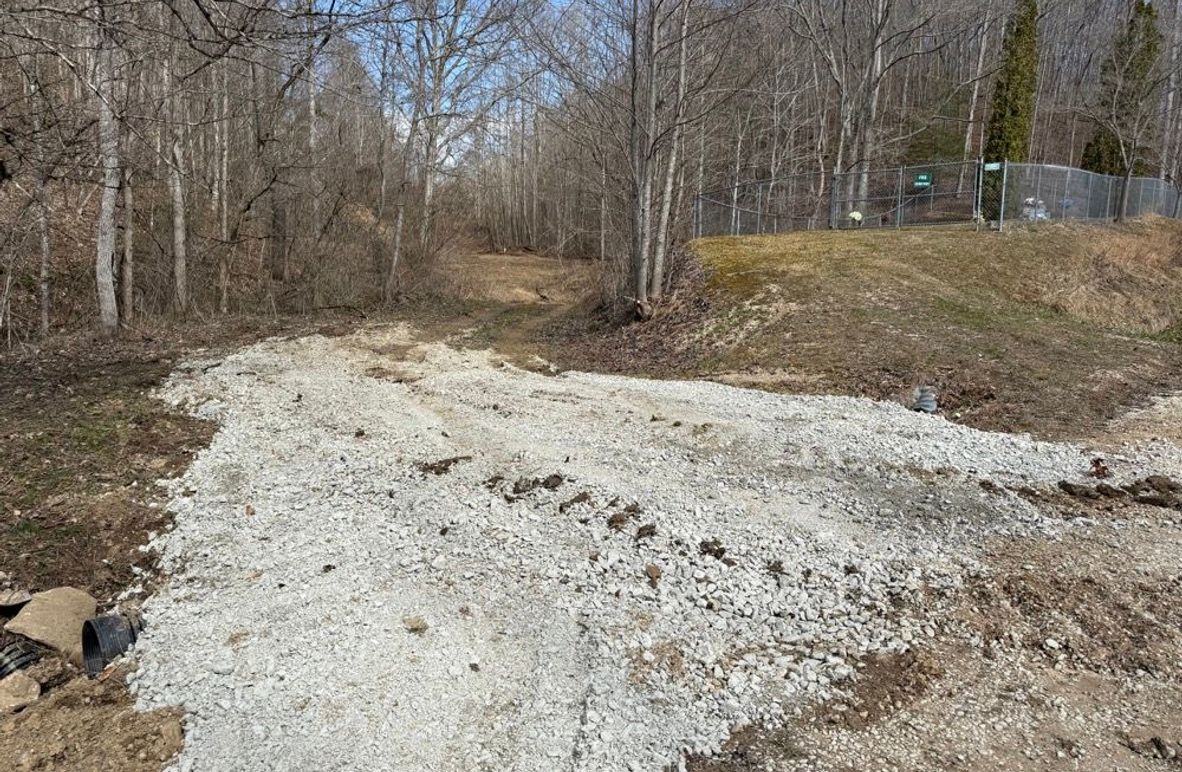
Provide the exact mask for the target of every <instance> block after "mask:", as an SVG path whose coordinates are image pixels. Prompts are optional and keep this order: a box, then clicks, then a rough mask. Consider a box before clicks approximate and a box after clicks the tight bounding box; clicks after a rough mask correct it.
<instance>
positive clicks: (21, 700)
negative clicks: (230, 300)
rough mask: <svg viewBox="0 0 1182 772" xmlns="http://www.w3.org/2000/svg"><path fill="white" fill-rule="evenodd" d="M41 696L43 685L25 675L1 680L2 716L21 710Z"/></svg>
mask: <svg viewBox="0 0 1182 772" xmlns="http://www.w3.org/2000/svg"><path fill="white" fill-rule="evenodd" d="M40 696H41V684H39V683H37V682H36V681H34V680H33V679H32V678H30V677H29V676H28V675H26V674H24V673H19V672H18V673H13V674H11V675H9V676H6V677H5V678H3V679H0V715H4V714H7V713H12V712H14V711H17V710H20V709H21V708H23V707H25V706H26V705H30V704H32V703H33V701H34V700H36V699H37V698H38V697H40Z"/></svg>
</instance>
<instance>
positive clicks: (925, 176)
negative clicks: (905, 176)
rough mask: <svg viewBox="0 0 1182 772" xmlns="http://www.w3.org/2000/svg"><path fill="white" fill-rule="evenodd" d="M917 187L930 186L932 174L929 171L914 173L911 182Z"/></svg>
mask: <svg viewBox="0 0 1182 772" xmlns="http://www.w3.org/2000/svg"><path fill="white" fill-rule="evenodd" d="M913 184H914V185H915V187H917V188H930V187H931V186H932V175H931V173H930V172H921V173H919V174H917V175H915V181H914V183H913Z"/></svg>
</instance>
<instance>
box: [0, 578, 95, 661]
mask: <svg viewBox="0 0 1182 772" xmlns="http://www.w3.org/2000/svg"><path fill="white" fill-rule="evenodd" d="M95 607H96V603H95V600H94V598H92V597H90V595H89V594H87V593H85V592H83V591H82V590H79V589H76V588H74V587H55V588H54V589H52V590H46V591H45V592H39V593H37V594H35V595H34V596H33V599H32V600H31V601H29V602H28V603H27V604H25V606H24V608H22V609H21V610H20V613H19V614H17V615H16V616H15V617H13V618H12V620H11V621H9V623H8V624H6V625H4V629H5V630H6V631H8V632H10V633H15V634H17V635H23V636H25V637H26V638H29V639H31V640H34V641H36V642H37V643H40V644H44V645H45V646H49V647H50V648H52V649H55V650H57V651H59V652H61V653H62V654H63V655H64V656H65V657H67V658H68V659H69V660H70V661H71V662H73V663H74V664H76V665H81V664H82V623H83V622H85V621H86V620H87V619H90V618H91V617H92V616H94V611H95Z"/></svg>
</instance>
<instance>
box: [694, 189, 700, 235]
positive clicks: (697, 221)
mask: <svg viewBox="0 0 1182 772" xmlns="http://www.w3.org/2000/svg"><path fill="white" fill-rule="evenodd" d="M693 234H694V238H695V239H698V238H701V237H702V196H701V195H700V194H699V195H697V196H694V226H693Z"/></svg>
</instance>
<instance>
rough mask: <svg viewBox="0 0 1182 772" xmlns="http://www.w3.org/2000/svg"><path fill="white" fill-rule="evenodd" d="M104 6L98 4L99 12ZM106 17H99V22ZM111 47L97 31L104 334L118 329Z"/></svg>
mask: <svg viewBox="0 0 1182 772" xmlns="http://www.w3.org/2000/svg"><path fill="white" fill-rule="evenodd" d="M103 10H104V9H103V8H101V7H100V13H101V12H102V11H103ZM104 22H105V19H101V18H100V24H103V23H104ZM114 47H115V43H114V40H112V38H111V36H110V33H109V32H108V30H107V29H106V28H105V26H104V27H102V28H100V29H99V32H98V51H97V53H96V55H95V76H96V80H97V89H96V90H97V92H98V93H97V96H98V103H99V104H98V111H99V166H100V167H101V168H102V170H103V175H102V186H103V190H102V196H101V197H100V199H99V216H98V228H97V236H96V238H95V247H96V248H95V263H94V280H95V286H96V288H97V290H98V306H99V327H100V329H101V331H102V333H103V334H104V335H114V334H115V333H116V332H117V331H118V330H119V307H118V305H117V303H116V301H115V270H114V264H115V203H116V198H117V196H118V195H119V131H118V128H117V127H116V125H115V110H114V103H115V71H114V62H113V61H112V59H113V58H114Z"/></svg>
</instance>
